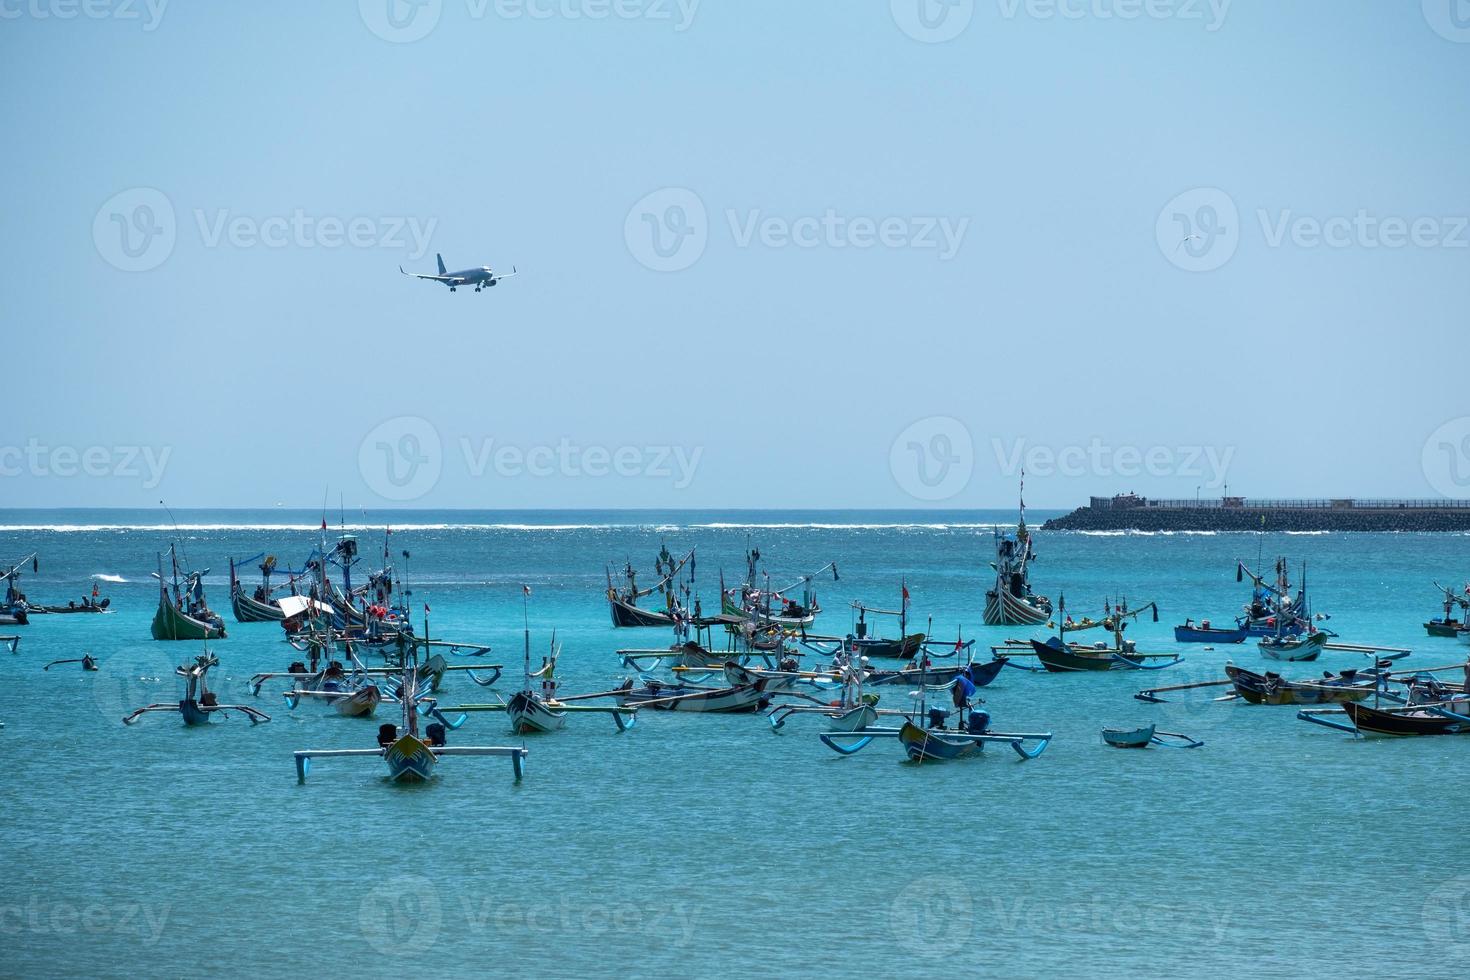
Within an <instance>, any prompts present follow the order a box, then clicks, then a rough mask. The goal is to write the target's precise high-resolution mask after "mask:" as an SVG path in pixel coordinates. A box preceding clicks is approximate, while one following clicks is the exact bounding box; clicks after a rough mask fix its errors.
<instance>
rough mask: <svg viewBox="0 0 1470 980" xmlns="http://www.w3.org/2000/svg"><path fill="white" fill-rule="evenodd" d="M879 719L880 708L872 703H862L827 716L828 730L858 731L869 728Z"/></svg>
mask: <svg viewBox="0 0 1470 980" xmlns="http://www.w3.org/2000/svg"><path fill="white" fill-rule="evenodd" d="M877 721H878V709H877V708H875V707H873V706H872V705H871V704H860V705H858V706H857V707H854V708H847V709H844V710H841V711H839V712H838V713H837V714H832V715H828V716H827V730H828V731H832V732H856V731H861V730H862V729H864V728H869V727H871V726H872V725H874V724H875V723H876V722H877Z"/></svg>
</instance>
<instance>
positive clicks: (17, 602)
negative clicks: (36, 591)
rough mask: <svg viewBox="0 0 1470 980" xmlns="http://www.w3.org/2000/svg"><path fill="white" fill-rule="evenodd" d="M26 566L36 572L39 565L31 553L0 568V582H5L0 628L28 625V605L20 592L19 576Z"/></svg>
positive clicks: (0, 608)
mask: <svg viewBox="0 0 1470 980" xmlns="http://www.w3.org/2000/svg"><path fill="white" fill-rule="evenodd" d="M26 565H30V566H31V571H32V572H35V571H38V570H39V568H40V563H39V561H38V559H37V557H36V555H35V553H34V552H33V553H31V554H29V555H26V556H25V557H24V558H21V559H19V560H17V561H12V562H7V563H6V564H5V566H3V567H0V581H4V582H5V602H4V603H3V604H0V626H25V625H28V624H29V623H30V615H29V614H30V604H29V603H28V602H26V596H25V593H24V592H22V591H21V590H20V576H21V572H22V571H23V570H24V568H25V566H26Z"/></svg>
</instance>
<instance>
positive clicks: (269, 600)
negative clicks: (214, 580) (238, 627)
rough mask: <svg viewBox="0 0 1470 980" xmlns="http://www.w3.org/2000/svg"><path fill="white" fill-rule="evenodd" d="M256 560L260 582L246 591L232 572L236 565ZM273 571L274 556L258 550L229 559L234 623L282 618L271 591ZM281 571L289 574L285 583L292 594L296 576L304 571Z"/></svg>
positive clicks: (284, 615) (278, 605) (270, 621)
mask: <svg viewBox="0 0 1470 980" xmlns="http://www.w3.org/2000/svg"><path fill="white" fill-rule="evenodd" d="M253 561H259V562H260V565H259V566H258V567H259V568H260V584H259V585H257V586H256V587H255V590H254V591H253V592H251V593H250V594H248V595H247V594H246V592H245V585H244V583H243V582H241V581H240V578H239V576H238V575H237V574H236V572H237V570H238V568H239V567H240V566H243V565H247V564H249V563H250V562H253ZM275 573H276V556H275V555H267V554H265V553H264V552H261V553H260V554H258V555H255V556H253V557H251V558H241V559H238V560H237V559H234V558H231V559H230V608H231V609H232V610H233V611H234V613H235V622H237V623H278V622H280V621H281V620H283V619H285V618H286V614H285V613H284V612H283V611H282V610H281V606H280V603H278V602H277V601H276V600H275V599H274V598H273V595H274V593H275V591H276V588H278V586H272V585H271V576H272V575H274V574H275ZM284 574H286V575H287V576H290V583H289V585H288V587H289V588H290V589H291V594H292V595H295V594H296V577H297V576H299V575H304V574H305V572H304V571H302V572H291V571H286V572H285V573H284Z"/></svg>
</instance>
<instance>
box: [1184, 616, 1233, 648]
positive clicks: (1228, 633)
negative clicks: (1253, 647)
mask: <svg viewBox="0 0 1470 980" xmlns="http://www.w3.org/2000/svg"><path fill="white" fill-rule="evenodd" d="M1249 635H1250V631H1249V630H1247V629H1246V628H1245V627H1244V626H1235V627H1229V628H1221V627H1219V626H1212V625H1211V624H1210V621H1209V620H1208V619H1205V620H1201V621H1200V623H1199V625H1198V626H1196V625H1195V622H1194V620H1193V619H1186V620H1185V621H1184V625H1183V626H1176V627H1174V642H1176V643H1244V642H1245V638H1246V637H1247V636H1249Z"/></svg>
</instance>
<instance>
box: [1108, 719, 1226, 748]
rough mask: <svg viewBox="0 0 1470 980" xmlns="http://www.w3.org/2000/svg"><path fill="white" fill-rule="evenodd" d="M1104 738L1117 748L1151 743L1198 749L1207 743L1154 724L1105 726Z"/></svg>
mask: <svg viewBox="0 0 1470 980" xmlns="http://www.w3.org/2000/svg"><path fill="white" fill-rule="evenodd" d="M1102 738H1103V741H1104V742H1105V743H1106V744H1108V745H1111V746H1112V747H1113V748H1115V749H1146V748H1148V747H1149V746H1150V745H1161V746H1163V747H1165V748H1171V749H1197V748H1199V747H1200V746H1202V745H1204V744H1205V743H1204V742H1201V741H1199V740H1198V739H1195V738H1191V737H1189V736H1188V735H1181V734H1179V733H1178V732H1161V731H1159V730H1158V728H1157V727H1156V726H1154V725H1149V726H1148V727H1147V728H1104V729H1103V730H1102Z"/></svg>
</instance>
